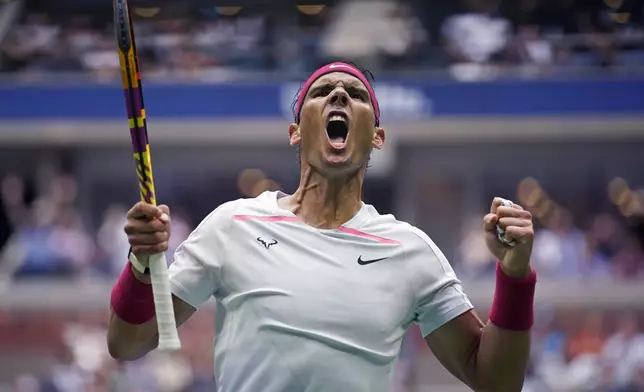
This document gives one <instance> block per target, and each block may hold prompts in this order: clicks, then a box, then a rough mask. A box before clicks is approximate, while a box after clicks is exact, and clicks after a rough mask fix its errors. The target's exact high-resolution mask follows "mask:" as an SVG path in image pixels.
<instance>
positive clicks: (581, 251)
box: [532, 208, 588, 278]
mask: <svg viewBox="0 0 644 392" xmlns="http://www.w3.org/2000/svg"><path fill="white" fill-rule="evenodd" d="M587 252H588V247H587V245H586V238H585V236H584V233H583V232H582V231H581V230H580V229H579V228H577V227H576V226H575V224H574V222H573V218H572V215H571V214H570V212H569V211H568V210H565V209H563V208H556V209H554V210H553V212H552V213H551V216H550V217H549V218H548V220H547V223H546V226H545V227H544V228H543V229H541V230H537V233H536V235H535V241H534V250H533V256H532V264H533V265H534V267H535V269H536V270H537V271H539V273H540V274H542V275H544V276H545V275H549V276H554V277H568V278H574V277H579V276H583V275H584V273H585V267H586V264H587V259H588V257H587Z"/></svg>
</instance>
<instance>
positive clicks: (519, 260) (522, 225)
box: [483, 197, 534, 277]
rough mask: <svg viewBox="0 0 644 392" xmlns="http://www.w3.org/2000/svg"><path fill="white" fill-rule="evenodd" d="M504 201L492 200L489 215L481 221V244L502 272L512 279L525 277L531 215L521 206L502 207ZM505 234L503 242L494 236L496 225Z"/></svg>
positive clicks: (530, 250) (530, 243)
mask: <svg viewBox="0 0 644 392" xmlns="http://www.w3.org/2000/svg"><path fill="white" fill-rule="evenodd" d="M503 203H504V200H503V199H501V198H499V197H496V198H494V200H493V201H492V207H491V208H490V213H489V214H487V215H485V217H484V218H483V228H484V230H485V242H486V243H487V246H488V249H489V250H490V252H492V254H493V255H494V256H496V257H497V258H498V259H499V261H500V262H501V268H502V269H503V271H504V272H505V273H506V274H507V275H509V276H513V277H523V276H527V275H528V274H529V273H530V272H531V268H530V255H531V254H532V243H533V241H534V227H533V225H532V214H530V212H529V211H526V210H524V209H523V208H521V206H519V205H516V204H512V205H511V206H504V205H503ZM497 225H498V226H499V227H500V228H501V229H503V231H505V240H507V241H506V242H514V243H512V244H508V243H503V242H501V241H499V238H498V237H497V230H496V226H497Z"/></svg>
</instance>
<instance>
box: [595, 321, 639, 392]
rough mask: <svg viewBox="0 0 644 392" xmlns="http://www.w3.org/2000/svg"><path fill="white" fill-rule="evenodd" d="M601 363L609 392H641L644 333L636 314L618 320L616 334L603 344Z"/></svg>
mask: <svg viewBox="0 0 644 392" xmlns="http://www.w3.org/2000/svg"><path fill="white" fill-rule="evenodd" d="M602 363H603V369H604V371H603V376H604V381H605V383H606V384H607V385H608V388H609V391H610V392H635V391H641V390H642V389H644V334H642V332H641V330H640V328H639V325H638V320H637V318H636V316H635V315H633V314H629V313H627V314H623V315H621V316H620V317H619V320H618V324H617V332H616V333H615V334H613V335H612V336H610V337H609V338H608V341H607V342H606V347H605V349H604V352H603V361H602Z"/></svg>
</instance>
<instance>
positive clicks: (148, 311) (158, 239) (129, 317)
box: [107, 203, 223, 360]
mask: <svg viewBox="0 0 644 392" xmlns="http://www.w3.org/2000/svg"><path fill="white" fill-rule="evenodd" d="M215 211H216V210H215ZM214 215H215V213H212V214H211V215H209V216H208V218H206V219H205V220H204V222H202V224H200V225H199V227H198V228H197V229H195V231H194V232H193V233H192V234H191V235H190V237H189V238H188V239H187V240H186V241H184V242H183V243H182V244H181V246H179V248H178V249H177V252H176V253H175V258H174V259H175V260H174V263H173V264H172V265H171V266H170V268H169V271H168V273H169V277H170V286H171V289H172V293H173V298H172V299H173V305H174V314H175V319H176V322H177V325H181V324H183V323H184V322H186V321H187V320H188V319H189V318H190V316H192V314H194V312H195V311H196V310H197V308H198V307H199V305H201V304H202V303H203V302H205V301H206V300H207V299H208V298H210V297H211V296H212V295H213V294H214V293H215V292H216V290H217V287H218V278H217V277H218V268H217V267H218V265H219V262H220V260H222V259H223V255H221V252H219V251H218V248H219V247H218V246H217V244H218V243H219V238H218V236H217V233H216V230H212V227H213V226H214V227H216V226H217V225H216V224H215V225H212V224H206V223H207V221H208V220H209V221H210V223H213V222H215V221H216V219H212V217H213V216H214ZM127 217H128V221H127V224H126V226H125V232H126V233H127V235H128V240H129V242H130V245H131V246H132V253H131V256H132V255H133V256H134V257H130V262H129V263H128V265H127V266H126V267H125V269H124V270H123V272H122V273H121V276H120V278H119V280H118V281H117V283H116V284H115V285H114V288H113V290H112V296H111V308H110V318H109V325H108V332H107V345H108V349H109V352H110V355H111V356H112V357H114V358H115V359H119V360H135V359H138V358H140V357H142V356H144V355H145V354H147V353H148V352H150V351H152V350H154V349H155V348H156V347H157V344H158V331H157V323H156V318H155V310H154V300H153V296H152V287H151V284H150V277H149V275H148V274H146V273H145V271H146V267H147V262H148V261H147V258H148V255H151V254H155V253H159V252H164V251H166V250H167V248H168V239H169V238H170V218H169V210H168V208H167V207H166V206H158V207H156V206H153V205H150V204H145V203H137V204H136V205H135V206H134V207H133V208H132V209H131V210H130V211H129V212H128V216H127ZM204 237H207V238H204ZM213 248H214V249H213Z"/></svg>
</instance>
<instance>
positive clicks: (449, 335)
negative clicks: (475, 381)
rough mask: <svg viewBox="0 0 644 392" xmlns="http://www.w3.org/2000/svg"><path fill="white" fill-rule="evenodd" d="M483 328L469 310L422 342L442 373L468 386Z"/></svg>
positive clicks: (474, 314) (472, 311)
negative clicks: (434, 358) (447, 372)
mask: <svg viewBox="0 0 644 392" xmlns="http://www.w3.org/2000/svg"><path fill="white" fill-rule="evenodd" d="M483 327H484V324H483V322H482V321H481V319H480V318H479V317H478V315H477V314H476V312H475V311H474V310H470V311H468V312H465V313H463V314H461V315H460V316H458V317H456V318H454V319H452V320H450V321H448V322H447V323H445V324H444V325H442V326H441V327H439V328H438V329H436V330H435V331H433V332H432V333H430V334H429V335H427V336H425V342H426V343H427V345H428V346H429V348H430V350H431V351H432V353H433V354H434V356H436V358H437V359H438V360H439V362H440V363H441V364H442V365H443V366H444V367H445V369H447V370H448V371H449V372H450V373H451V374H453V375H454V376H455V377H456V378H458V379H459V380H461V381H462V382H464V383H466V384H468V385H471V375H472V374H473V371H474V369H475V368H476V354H477V352H478V346H479V343H480V339H481V333H482V329H483Z"/></svg>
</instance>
